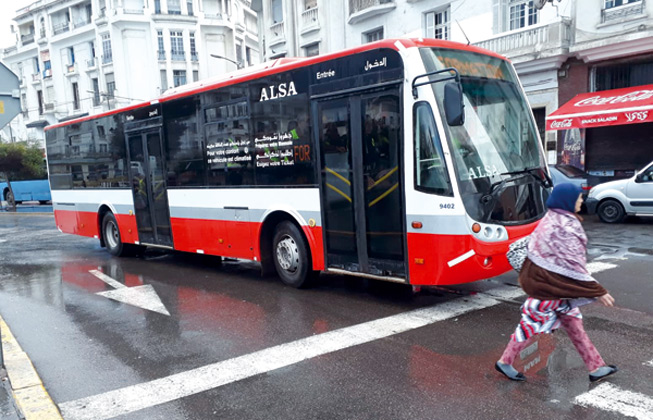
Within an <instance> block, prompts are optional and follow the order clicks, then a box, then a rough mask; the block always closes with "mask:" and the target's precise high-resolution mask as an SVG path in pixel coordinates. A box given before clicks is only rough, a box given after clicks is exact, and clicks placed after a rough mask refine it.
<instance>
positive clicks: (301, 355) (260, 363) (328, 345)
mask: <svg viewBox="0 0 653 420" xmlns="http://www.w3.org/2000/svg"><path fill="white" fill-rule="evenodd" d="M503 287H509V286H503ZM510 289H515V288H514V287H510ZM499 303H500V301H498V300H496V299H493V298H492V297H490V296H487V295H484V294H477V295H473V296H468V297H464V298H457V299H454V300H450V301H448V302H445V303H442V304H439V305H436V306H431V307H427V308H423V309H417V310H414V311H410V312H405V313H401V314H398V315H393V316H389V317H386V318H381V319H377V320H374V321H369V322H365V323H362V324H357V325H353V326H351V327H346V328H342V329H339V330H334V331H329V332H326V333H323V334H318V335H314V336H311V337H307V338H303V339H300V340H297V341H293V342H290V343H286V344H281V345H278V346H275V347H270V348H268V349H264V350H260V351H257V352H254V353H250V354H246V355H244V356H240V357H236V358H233V359H229V360H225V361H222V362H217V363H213V364H210V365H206V366H202V367H199V368H196V369H192V370H189V371H186V372H181V373H177V374H174V375H170V376H167V377H164V378H160V379H156V380H153V381H150V382H145V383H141V384H137V385H132V386H128V387H125V388H121V389H116V390H114V391H109V392H106V393H104V394H99V395H94V396H90V397H86V398H81V399H78V400H74V401H69V402H65V403H62V404H60V405H59V408H60V410H61V412H62V414H63V416H64V418H66V419H68V420H82V419H93V420H99V419H108V418H112V417H116V416H120V415H125V414H129V413H132V412H135V411H138V410H142V409H145V408H148V407H153V406H156V405H159V404H164V403H167V402H170V401H174V400H177V399H179V398H183V397H187V396H190V395H194V394H197V393H200V392H204V391H207V390H210V389H214V388H217V387H220V386H223V385H227V384H230V383H232V382H236V381H240V380H242V379H246V378H250V377H252V376H256V375H259V374H262V373H265V372H270V371H273V370H276V369H280V368H282V367H286V366H290V365H293V364H296V363H299V362H302V361H304V360H307V359H311V358H314V357H317V356H321V355H324V354H328V353H332V352H335V351H338V350H342V349H345V348H349V347H352V346H357V345H360V344H364V343H369V342H371V341H375V340H379V339H382V338H386V337H389V336H392V335H395V334H400V333H403V332H406V331H410V330H413V329H416V328H420V327H424V326H427V325H429V324H432V323H435V322H438V321H443V320H446V319H450V318H453V317H457V316H460V315H463V314H465V313H468V312H472V311H476V310H480V309H484V308H489V307H491V306H495V305H498V304H499Z"/></svg>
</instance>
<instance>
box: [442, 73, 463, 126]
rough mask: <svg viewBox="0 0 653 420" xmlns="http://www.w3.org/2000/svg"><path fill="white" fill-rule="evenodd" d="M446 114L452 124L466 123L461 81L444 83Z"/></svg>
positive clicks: (448, 122) (448, 121)
mask: <svg viewBox="0 0 653 420" xmlns="http://www.w3.org/2000/svg"><path fill="white" fill-rule="evenodd" d="M444 114H445V115H446V117H447V124H449V125H450V126H458V125H463V124H465V104H464V103H463V88H462V85H461V84H460V83H456V82H449V83H447V84H446V85H444Z"/></svg>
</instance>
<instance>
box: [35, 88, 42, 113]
mask: <svg viewBox="0 0 653 420" xmlns="http://www.w3.org/2000/svg"><path fill="white" fill-rule="evenodd" d="M36 98H37V99H38V101H39V115H43V91H42V90H37V91H36Z"/></svg>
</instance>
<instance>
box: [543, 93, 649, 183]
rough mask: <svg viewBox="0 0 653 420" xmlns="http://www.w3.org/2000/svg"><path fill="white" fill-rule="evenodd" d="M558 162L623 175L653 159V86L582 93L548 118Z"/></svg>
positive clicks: (547, 123)
mask: <svg viewBox="0 0 653 420" xmlns="http://www.w3.org/2000/svg"><path fill="white" fill-rule="evenodd" d="M546 129H547V131H555V130H558V131H560V134H559V137H558V147H557V157H558V159H557V160H558V163H562V164H569V165H572V166H576V167H578V168H580V169H583V170H585V171H586V172H588V173H590V174H592V175H599V176H606V177H615V178H623V177H628V176H632V175H633V174H634V173H635V171H636V170H638V169H641V168H642V167H643V166H644V165H646V164H647V163H649V162H651V161H652V160H653V85H645V86H635V87H629V88H624V89H614V90H604V91H600V92H590V93H582V94H579V95H576V96H575V97H574V98H573V99H572V100H570V101H569V102H567V103H566V104H564V105H563V106H561V107H560V108H558V110H557V111H555V112H553V113H552V114H550V115H549V116H548V117H547V118H546Z"/></svg>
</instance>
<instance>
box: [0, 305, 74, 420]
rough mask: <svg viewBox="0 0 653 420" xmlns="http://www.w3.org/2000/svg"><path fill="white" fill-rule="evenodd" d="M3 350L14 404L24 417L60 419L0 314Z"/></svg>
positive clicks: (56, 409)
mask: <svg viewBox="0 0 653 420" xmlns="http://www.w3.org/2000/svg"><path fill="white" fill-rule="evenodd" d="M0 330H1V332H2V352H3V356H4V363H5V369H6V371H7V375H8V377H9V383H10V385H11V391H12V394H13V397H14V403H15V405H16V407H17V408H18V410H19V411H20V414H21V415H22V418H24V419H26V420H37V419H38V420H40V419H52V420H63V417H61V413H60V412H59V409H58V408H57V406H56V405H55V403H54V401H52V398H50V395H49V394H48V392H47V391H46V389H45V387H44V386H43V382H41V378H40V377H39V375H38V373H37V372H36V369H34V365H33V364H32V362H31V360H30V359H29V357H28V356H27V354H26V353H25V352H24V351H23V349H22V348H21V347H20V345H19V344H18V341H16V338H15V337H14V335H13V334H12V333H11V330H10V329H9V326H8V325H7V324H6V323H5V321H4V319H3V318H2V317H1V316H0Z"/></svg>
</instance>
